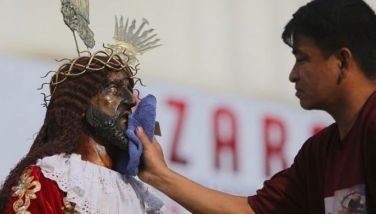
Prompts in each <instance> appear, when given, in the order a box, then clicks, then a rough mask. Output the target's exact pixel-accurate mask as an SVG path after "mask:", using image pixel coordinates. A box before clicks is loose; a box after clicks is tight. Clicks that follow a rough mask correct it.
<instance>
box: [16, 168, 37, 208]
mask: <svg viewBox="0 0 376 214" xmlns="http://www.w3.org/2000/svg"><path fill="white" fill-rule="evenodd" d="M30 173H31V169H27V170H26V171H25V172H24V173H23V174H22V175H21V178H20V181H19V182H18V185H17V186H13V187H12V191H13V192H14V193H13V194H12V196H13V197H17V196H18V200H17V201H15V202H14V203H13V211H14V212H15V213H16V214H31V212H29V211H27V209H28V208H29V206H30V199H36V198H37V195H36V194H35V193H37V192H39V191H40V189H41V185H40V183H39V181H36V180H34V176H31V175H30Z"/></svg>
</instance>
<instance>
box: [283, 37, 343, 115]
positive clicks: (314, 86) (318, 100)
mask: <svg viewBox="0 0 376 214" xmlns="http://www.w3.org/2000/svg"><path fill="white" fill-rule="evenodd" d="M293 54H294V55H295V58H296V62H295V65H294V67H293V69H292V70H291V72H290V75H289V79H290V81H291V82H293V83H295V89H296V94H295V95H296V96H297V97H298V98H299V100H300V105H301V106H302V107H303V108H304V109H321V110H329V109H330V108H332V107H333V106H335V100H336V99H335V98H336V96H337V95H336V94H337V93H338V84H337V81H338V75H339V71H340V69H339V63H340V61H339V60H338V58H337V57H335V56H334V55H330V56H329V57H324V56H323V54H322V52H321V50H320V49H319V47H318V46H317V45H316V44H315V42H314V40H313V39H311V38H310V37H306V36H303V35H297V36H296V37H295V38H294V47H293Z"/></svg>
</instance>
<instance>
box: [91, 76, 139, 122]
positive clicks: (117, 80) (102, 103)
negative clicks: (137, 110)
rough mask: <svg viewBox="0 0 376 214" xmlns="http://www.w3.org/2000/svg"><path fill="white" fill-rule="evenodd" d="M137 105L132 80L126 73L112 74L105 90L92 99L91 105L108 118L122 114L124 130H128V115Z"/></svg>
mask: <svg viewBox="0 0 376 214" xmlns="http://www.w3.org/2000/svg"><path fill="white" fill-rule="evenodd" d="M135 103H136V99H135V97H134V95H133V86H132V84H131V80H130V79H129V77H128V76H127V75H126V74H125V73H124V72H112V73H110V74H109V76H108V81H107V82H106V83H105V84H104V87H103V89H102V90H101V91H100V92H99V93H98V94H97V95H96V96H94V97H93V98H92V99H91V104H92V105H93V106H94V107H96V108H98V109H99V110H101V111H102V112H103V113H105V114H106V115H107V116H110V117H114V116H115V115H116V114H120V115H119V116H120V126H121V128H122V129H124V128H126V125H127V120H128V115H129V114H131V108H132V107H133V106H134V105H135Z"/></svg>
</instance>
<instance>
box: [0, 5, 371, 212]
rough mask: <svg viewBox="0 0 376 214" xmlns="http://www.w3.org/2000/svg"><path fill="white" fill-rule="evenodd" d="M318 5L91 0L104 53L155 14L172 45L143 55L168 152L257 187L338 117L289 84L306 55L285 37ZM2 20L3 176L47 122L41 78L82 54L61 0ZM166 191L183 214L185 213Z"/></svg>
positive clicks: (193, 174) (246, 191) (19, 8)
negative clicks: (126, 20) (119, 34)
mask: <svg viewBox="0 0 376 214" xmlns="http://www.w3.org/2000/svg"><path fill="white" fill-rule="evenodd" d="M307 2H308V1H307V0H284V1H278V0H237V1H231V0H179V1H176V0H159V1H148V0H111V1H99V0H92V1H90V25H89V26H90V28H91V29H92V31H93V32H94V34H95V40H96V46H95V48H94V50H100V49H102V45H103V44H109V43H113V39H112V36H113V32H114V23H115V18H114V17H115V15H118V16H120V15H123V16H124V17H130V18H131V19H133V18H134V19H136V20H137V22H138V24H140V23H141V21H142V18H146V19H147V20H148V21H149V22H150V25H148V28H155V32H156V33H158V35H159V38H160V39H161V43H162V44H163V46H161V47H158V48H156V49H154V50H152V51H150V52H147V53H145V54H144V55H143V56H142V57H141V58H140V62H141V64H140V71H139V77H141V78H142V79H143V82H144V84H145V85H146V87H138V88H139V89H140V90H141V92H142V94H143V95H145V94H147V93H152V94H154V95H155V96H156V97H157V99H158V112H157V119H158V121H159V122H160V124H161V130H162V136H161V137H158V140H159V142H160V143H161V144H162V146H163V148H164V153H165V157H166V160H167V161H168V162H169V165H170V166H171V167H172V168H174V169H175V170H177V171H179V172H181V173H182V174H184V175H186V176H187V177H189V178H191V179H193V180H195V181H197V182H199V183H202V184H204V185H206V186H209V187H212V188H215V189H219V190H222V191H226V192H229V193H234V194H240V195H252V194H254V193H255V191H256V190H257V189H258V188H260V187H261V186H262V183H263V181H264V180H265V179H268V178H269V177H270V176H271V175H273V174H274V173H275V172H277V171H279V170H281V169H283V168H285V167H288V166H289V165H290V164H291V162H292V160H293V158H294V156H295V154H296V153H297V151H298V150H299V149H300V147H301V145H302V144H303V143H304V141H305V140H306V139H307V138H308V137H310V136H311V135H312V134H314V133H315V132H317V131H318V130H320V129H321V128H323V127H325V126H327V125H328V124H330V123H331V122H332V119H331V118H330V117H329V116H328V115H326V114H325V113H321V112H316V111H304V110H302V109H301V108H300V106H299V102H298V99H297V98H296V97H295V95H294V94H295V91H294V85H293V84H291V83H290V82H289V81H288V74H289V72H290V69H291V68H292V66H293V64H294V60H295V59H294V57H293V55H292V54H291V50H290V48H289V47H288V46H286V45H285V44H283V42H282V40H281V38H280V37H281V33H282V30H283V28H284V25H285V24H286V23H287V22H288V20H289V19H290V18H291V17H292V14H293V13H294V12H295V11H296V10H297V9H298V8H299V7H300V6H302V5H304V4H305V3H307ZM367 2H368V3H369V4H370V5H371V6H372V7H373V8H375V5H376V2H375V1H372V0H368V1H367ZM0 25H1V29H0V65H1V68H0V74H1V77H0V100H1V104H0V114H1V116H0V118H1V119H0V120H1V122H0V131H1V134H0V142H1V145H2V149H1V150H0V158H1V159H0V181H1V180H4V179H5V177H6V175H7V174H8V172H9V170H10V169H11V168H12V167H13V166H14V165H15V164H16V163H17V161H18V160H19V159H20V158H21V157H23V156H24V155H25V154H26V152H27V151H28V149H29V147H30V145H31V144H32V142H33V140H34V137H35V135H36V133H37V132H38V130H39V128H40V126H41V125H42V122H43V119H44V114H45V108H44V107H42V105H41V104H42V103H43V96H42V95H41V94H40V93H41V91H38V90H37V88H38V87H40V85H41V84H42V83H44V82H48V81H49V79H42V78H41V76H44V75H45V74H46V73H47V72H48V71H50V70H56V69H57V68H58V67H59V63H58V62H56V61H55V60H58V59H62V58H73V57H76V56H77V53H76V49H75V43H74V39H73V36H72V32H71V31H70V30H69V29H68V28H67V27H66V25H65V24H64V22H63V18H62V15H61V13H60V1H58V0H55V1H51V0H33V1H29V0H17V1H14V0H0ZM79 44H80V48H81V50H84V49H85V48H84V45H83V44H82V42H81V41H80V40H79ZM162 197H163V196H162ZM164 200H165V202H166V203H167V205H168V206H169V208H170V209H171V211H172V212H173V213H185V212H186V211H184V210H183V209H182V208H181V207H179V206H178V205H176V204H174V203H173V202H172V201H170V200H168V199H167V198H164Z"/></svg>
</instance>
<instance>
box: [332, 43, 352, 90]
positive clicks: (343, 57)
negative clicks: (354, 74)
mask: <svg viewBox="0 0 376 214" xmlns="http://www.w3.org/2000/svg"><path fill="white" fill-rule="evenodd" d="M336 58H337V59H338V79H337V84H340V83H341V82H342V81H343V80H344V79H345V78H346V76H347V72H348V70H349V69H348V68H349V65H350V62H351V60H352V53H351V51H350V49H348V48H341V49H339V50H338V51H337V52H336Z"/></svg>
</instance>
